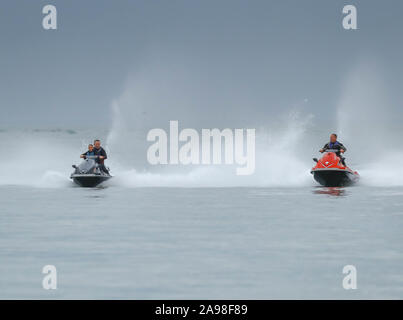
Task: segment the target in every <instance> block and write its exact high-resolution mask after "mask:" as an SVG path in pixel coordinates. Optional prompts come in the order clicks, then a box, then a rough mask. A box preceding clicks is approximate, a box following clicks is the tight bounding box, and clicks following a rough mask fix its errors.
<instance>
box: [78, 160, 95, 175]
mask: <svg viewBox="0 0 403 320" xmlns="http://www.w3.org/2000/svg"><path fill="white" fill-rule="evenodd" d="M96 167H97V163H96V161H95V157H87V159H85V160H84V161H83V162H81V163H80V165H79V166H78V167H77V169H78V170H77V171H78V173H93V172H94V170H95V168H96Z"/></svg>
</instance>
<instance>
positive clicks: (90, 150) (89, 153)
mask: <svg viewBox="0 0 403 320" xmlns="http://www.w3.org/2000/svg"><path fill="white" fill-rule="evenodd" d="M87 156H95V152H94V145H92V144H89V145H88V151H86V152H84V153H83V154H82V155H80V158H83V159H85V158H87Z"/></svg>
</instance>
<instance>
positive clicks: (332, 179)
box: [311, 150, 360, 187]
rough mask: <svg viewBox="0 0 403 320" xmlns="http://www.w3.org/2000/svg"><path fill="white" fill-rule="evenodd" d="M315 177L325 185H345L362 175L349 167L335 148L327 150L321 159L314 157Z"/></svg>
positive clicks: (312, 171) (350, 183)
mask: <svg viewBox="0 0 403 320" xmlns="http://www.w3.org/2000/svg"><path fill="white" fill-rule="evenodd" d="M313 160H314V161H315V162H316V165H315V166H314V167H313V168H312V170H311V173H312V174H313V178H314V179H315V180H316V181H317V182H319V183H320V184H321V185H322V186H325V187H344V186H349V185H352V184H353V183H355V182H357V181H358V180H359V178H360V175H359V174H358V172H357V171H353V170H351V169H350V168H349V167H347V166H346V165H345V164H344V163H343V162H342V161H341V159H340V157H339V156H337V154H336V152H334V151H333V150H327V151H326V153H325V154H324V155H323V157H322V158H321V159H319V160H318V159H316V158H315V159H313Z"/></svg>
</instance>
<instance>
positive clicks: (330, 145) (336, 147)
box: [319, 133, 347, 166]
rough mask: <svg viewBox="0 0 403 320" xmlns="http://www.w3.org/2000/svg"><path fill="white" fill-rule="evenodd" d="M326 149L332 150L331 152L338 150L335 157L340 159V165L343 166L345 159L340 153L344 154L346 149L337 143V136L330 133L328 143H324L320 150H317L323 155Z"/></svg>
mask: <svg viewBox="0 0 403 320" xmlns="http://www.w3.org/2000/svg"><path fill="white" fill-rule="evenodd" d="M328 149H333V150H338V152H336V155H337V156H338V157H340V160H341V163H342V164H343V165H344V166H345V165H346V163H345V158H344V157H343V156H342V155H341V154H342V153H344V152H346V151H347V149H346V147H345V146H344V145H343V144H342V143H341V142H339V141H337V134H335V133H332V134H331V135H330V142H328V143H326V144H325V145H324V147H323V148H322V149H320V150H319V152H321V153H323V152H325V151H326V150H328Z"/></svg>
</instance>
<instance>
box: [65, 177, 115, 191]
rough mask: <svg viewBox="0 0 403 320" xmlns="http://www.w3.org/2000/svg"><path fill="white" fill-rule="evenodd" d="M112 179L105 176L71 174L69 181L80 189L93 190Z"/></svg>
mask: <svg viewBox="0 0 403 320" xmlns="http://www.w3.org/2000/svg"><path fill="white" fill-rule="evenodd" d="M110 178H112V177H111V176H106V175H97V174H72V175H71V179H73V181H74V182H75V183H76V184H78V185H79V186H80V187H85V188H94V187H96V186H98V185H100V184H101V183H103V182H105V181H107V180H109V179H110Z"/></svg>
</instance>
